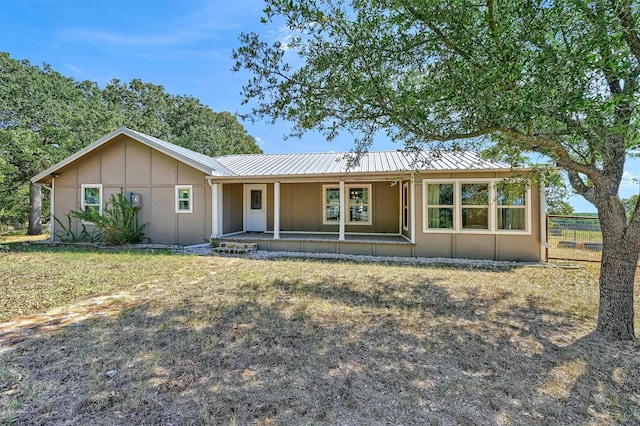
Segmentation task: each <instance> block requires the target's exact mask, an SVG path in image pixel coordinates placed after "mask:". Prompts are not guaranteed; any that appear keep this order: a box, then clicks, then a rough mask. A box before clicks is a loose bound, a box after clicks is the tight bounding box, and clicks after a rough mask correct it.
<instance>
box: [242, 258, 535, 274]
mask: <svg viewBox="0 0 640 426" xmlns="http://www.w3.org/2000/svg"><path fill="white" fill-rule="evenodd" d="M344 256H345V257H342V258H339V257H326V258H322V257H315V256H313V257H309V258H305V257H287V256H282V257H271V258H256V259H254V260H255V261H261V262H301V263H304V262H321V263H330V264H345V265H350V264H351V265H363V264H364V265H366V264H371V265H385V266H394V267H399V268H411V269H415V268H442V269H454V270H467V271H491V272H513V271H514V270H518V269H520V268H525V267H531V266H532V265H538V264H537V263H535V262H518V261H494V260H485V259H454V258H452V259H448V258H419V257H417V258H413V257H397V258H393V257H391V258H389V257H381V258H376V257H375V256H367V255H353V256H352V257H346V256H349V255H344ZM389 259H391V260H389Z"/></svg>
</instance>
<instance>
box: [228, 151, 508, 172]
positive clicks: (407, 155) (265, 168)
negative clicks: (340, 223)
mask: <svg viewBox="0 0 640 426" xmlns="http://www.w3.org/2000/svg"><path fill="white" fill-rule="evenodd" d="M349 155H350V154H349V153H344V152H342V153H333V152H328V153H314V154H234V155H227V156H223V157H216V160H217V161H218V162H219V163H221V164H222V165H223V166H225V167H226V168H227V169H229V170H231V171H233V173H234V174H235V175H237V176H291V175H299V176H302V175H322V174H341V173H392V172H412V171H417V170H425V171H449V170H488V169H489V170H498V169H499V170H504V169H509V168H510V166H509V165H508V164H506V163H503V162H501V161H493V160H485V159H482V158H480V157H479V156H478V155H477V154H476V153H475V152H472V151H419V152H404V151H373V152H367V153H364V154H363V155H362V157H361V158H360V162H359V163H358V164H356V165H354V166H352V167H350V168H349V167H348V158H349Z"/></svg>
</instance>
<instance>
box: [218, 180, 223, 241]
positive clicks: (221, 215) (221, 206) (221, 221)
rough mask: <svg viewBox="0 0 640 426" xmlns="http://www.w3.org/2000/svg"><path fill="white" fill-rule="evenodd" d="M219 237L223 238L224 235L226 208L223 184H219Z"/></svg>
mask: <svg viewBox="0 0 640 426" xmlns="http://www.w3.org/2000/svg"><path fill="white" fill-rule="evenodd" d="M218 188H219V189H218V219H217V220H218V222H217V223H218V236H219V237H221V236H222V234H224V208H223V207H224V206H223V200H224V196H223V194H224V193H223V191H224V184H223V183H219V184H218Z"/></svg>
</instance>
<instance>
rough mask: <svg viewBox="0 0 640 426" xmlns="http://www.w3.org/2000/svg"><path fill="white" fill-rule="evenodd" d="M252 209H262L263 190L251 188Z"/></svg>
mask: <svg viewBox="0 0 640 426" xmlns="http://www.w3.org/2000/svg"><path fill="white" fill-rule="evenodd" d="M250 196H251V210H262V190H261V189H252V190H251V194H250Z"/></svg>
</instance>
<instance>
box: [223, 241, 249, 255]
mask: <svg viewBox="0 0 640 426" xmlns="http://www.w3.org/2000/svg"><path fill="white" fill-rule="evenodd" d="M257 249H258V244H257V243H238V242H235V241H222V242H220V243H219V244H218V247H214V248H212V251H213V252H214V253H225V254H247V253H252V252H254V251H256V250H257Z"/></svg>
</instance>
